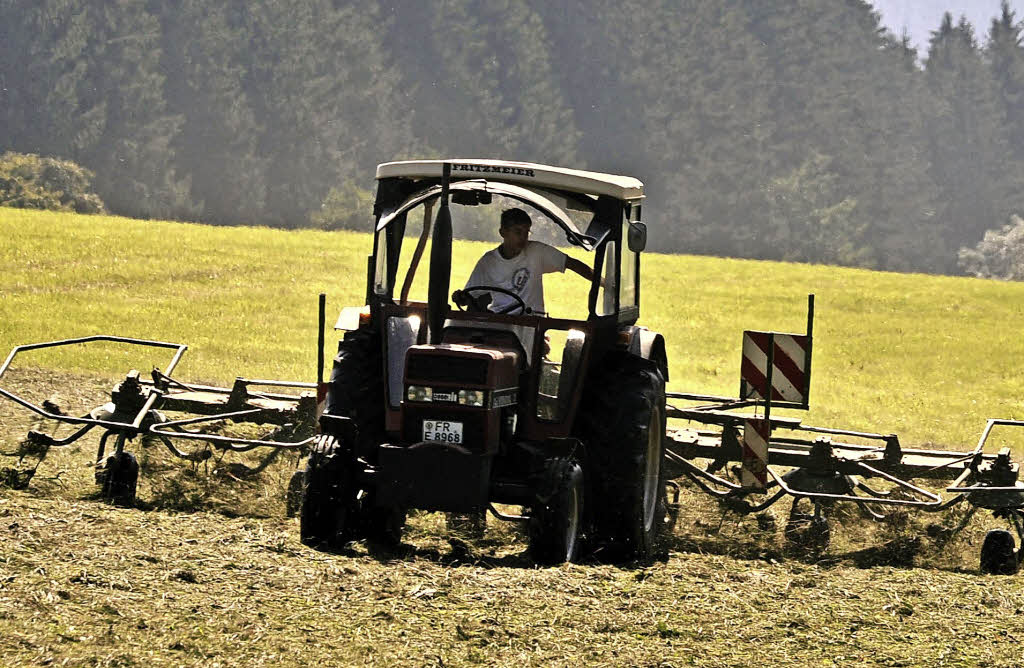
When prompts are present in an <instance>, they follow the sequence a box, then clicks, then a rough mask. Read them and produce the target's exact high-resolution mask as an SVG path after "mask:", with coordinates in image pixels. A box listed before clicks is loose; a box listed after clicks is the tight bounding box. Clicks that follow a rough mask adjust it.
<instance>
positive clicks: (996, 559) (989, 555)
mask: <svg viewBox="0 0 1024 668" xmlns="http://www.w3.org/2000/svg"><path fill="white" fill-rule="evenodd" d="M1019 567H1020V563H1019V561H1018V558H1017V550H1016V549H1014V541H1013V534H1011V533H1010V532H1009V531H1006V530H1005V529H993V530H991V531H989V532H988V533H987V534H985V542H984V543H982V544H981V572H982V573H988V574H989V575H1013V574H1014V573H1016V572H1017V569H1018V568H1019Z"/></svg>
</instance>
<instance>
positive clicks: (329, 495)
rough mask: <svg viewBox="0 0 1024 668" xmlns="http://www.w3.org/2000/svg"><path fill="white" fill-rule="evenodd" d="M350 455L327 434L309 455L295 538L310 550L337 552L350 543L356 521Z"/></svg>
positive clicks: (353, 480) (352, 467) (317, 442)
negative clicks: (296, 536) (300, 540)
mask: <svg viewBox="0 0 1024 668" xmlns="http://www.w3.org/2000/svg"><path fill="white" fill-rule="evenodd" d="M357 491H358V490H357V489H356V485H355V471H354V466H353V460H352V456H351V453H349V452H347V451H346V450H345V448H343V447H341V445H340V444H339V443H338V441H337V439H335V438H334V437H333V436H329V435H327V434H324V435H321V436H319V437H317V440H316V443H315V444H314V446H313V452H311V453H310V455H309V463H308V465H307V466H306V476H305V481H304V485H303V491H302V506H301V508H300V509H299V535H300V538H301V539H302V542H303V543H304V544H306V545H308V546H310V547H312V548H316V549H326V550H339V549H341V548H342V547H344V545H345V543H347V542H348V541H350V540H354V539H355V538H356V536H355V535H354V533H355V532H354V529H355V528H356V527H355V525H356V523H357V521H358V516H357V512H358V507H357V505H356V504H357V501H356V492H357Z"/></svg>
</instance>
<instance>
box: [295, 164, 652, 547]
mask: <svg viewBox="0 0 1024 668" xmlns="http://www.w3.org/2000/svg"><path fill="white" fill-rule="evenodd" d="M377 183H378V185H377V195H376V202H375V204H374V218H375V228H374V231H375V236H374V243H373V254H372V255H371V256H370V257H369V264H368V267H367V290H366V306H365V307H362V308H354V307H353V308H350V309H345V310H344V311H343V312H342V317H341V318H340V319H339V325H338V328H339V329H345V330H347V331H346V333H345V335H344V339H343V340H342V341H340V342H339V344H338V354H337V356H336V357H335V359H334V367H333V371H332V373H331V378H330V383H329V387H328V393H327V404H326V409H325V412H324V414H323V416H322V418H321V420H320V424H321V430H322V433H321V435H320V436H319V437H318V438H317V441H316V443H315V446H314V449H313V452H312V454H311V455H310V457H309V462H308V465H307V469H306V472H305V476H304V484H303V493H302V502H301V534H302V540H303V542H304V543H306V544H307V545H310V546H313V547H317V548H323V549H337V548H339V547H340V546H342V545H344V544H345V543H346V542H348V541H351V540H357V539H360V538H369V539H372V540H376V541H382V542H390V543H396V542H398V541H399V540H400V539H401V533H402V529H403V527H404V524H405V518H406V512H407V510H410V509H416V508H418V509H423V510H433V511H447V512H450V513H462V514H473V513H483V512H485V511H486V510H490V511H491V512H492V513H493V514H494V515H495V516H497V517H500V518H502V519H511V520H517V521H525V522H527V523H528V532H529V550H530V554H531V556H532V558H533V559H534V560H536V561H537V562H539V563H544V564H557V563H562V562H565V561H573V560H576V559H578V558H580V557H582V556H584V555H595V556H597V557H598V558H601V559H613V560H632V559H643V558H647V557H649V556H651V555H652V554H653V553H654V552H655V551H656V549H657V546H658V542H659V536H660V534H661V532H662V531H663V530H664V527H665V522H666V496H665V468H664V466H663V462H664V452H665V419H666V414H665V381H666V379H667V376H668V364H667V359H666V354H665V344H664V340H663V339H662V337H661V335H659V334H656V333H654V332H651V331H649V330H647V329H644V328H642V327H639V326H637V325H636V322H637V318H638V317H639V315H640V280H639V279H640V253H641V251H643V250H644V247H645V245H646V227H645V226H644V225H643V223H641V222H639V221H640V220H641V202H642V200H643V184H642V183H641V182H640V181H638V180H636V179H633V178H628V177H622V176H612V175H607V174H598V173H593V172H584V171H578V170H572V169H563V168H557V167H547V166H544V165H536V164H530V163H520V162H506V161H494V160H423V161H406V162H393V163H386V164H382V165H380V166H379V167H378V168H377ZM510 204H511V205H514V206H516V207H521V208H523V209H524V210H526V211H527V212H528V213H529V215H530V217H531V219H533V220H536V221H538V224H537V225H536V226H535V229H534V232H535V233H537V235H538V236H545V238H547V239H551V240H553V241H554V243H561V244H562V245H564V246H570V247H574V248H575V249H578V251H576V252H574V253H573V254H574V255H576V256H580V257H585V258H586V259H585V260H583V262H585V263H586V265H587V267H589V268H590V270H591V271H590V272H588V273H592V274H593V277H592V279H591V282H590V285H589V291H588V292H587V295H588V296H587V298H586V305H585V306H583V305H582V304H578V305H577V307H578V308H577V309H576V311H575V313H572V314H567V315H566V316H565V317H561V314H560V317H552V316H551V315H549V314H547V313H538V312H532V311H531V309H530V308H529V306H528V305H527V304H526V303H524V302H523V300H522V299H521V298H519V297H518V296H517V295H516V294H515V292H514V291H512V290H509V289H508V287H507V286H498V285H466V286H465V287H464V288H462V289H460V290H455V291H454V293H453V292H452V289H451V288H452V285H451V284H452V279H453V276H452V253H453V243H452V240H453V236H456V235H455V232H460V234H459V235H458V236H463V234H462V227H465V228H466V232H465V234H467V235H470V236H472V235H477V238H479V236H478V235H479V231H480V227H481V225H482V224H483V225H484V226H485V227H487V226H488V225H492V224H494V225H495V227H496V224H495V223H493V221H496V220H497V217H496V214H493V212H494V211H496V210H499V209H501V208H503V207H504V206H507V205H510ZM435 211H436V215H435ZM489 212H490V213H492V218H491V220H492V222H491V223H487V222H486V221H487V220H488V218H487V216H488V213H489ZM482 221H483V222H482ZM428 245H429V246H430V250H429V253H428V256H429V260H428V262H427V264H428V266H427V267H426V268H425V270H424V268H421V267H420V259H421V258H422V256H423V255H424V254H425V250H426V248H427V246H428ZM456 278H459V277H456ZM462 280H465V278H464V277H463V278H462ZM580 280H582V279H580ZM417 289H418V290H419V291H420V292H423V293H425V297H426V299H425V301H415V300H414V299H412V298H410V293H416V291H417ZM580 294H582V291H580ZM494 296H503V301H505V302H506V304H507V305H506V306H504V307H502V308H495V307H494V306H492V305H490V300H489V298H493V297H494ZM505 297H507V298H505ZM450 299H451V301H449V300H450ZM495 303H497V300H495ZM346 321H347V322H346ZM496 505H498V506H503V507H505V506H517V507H521V508H522V512H520V513H518V514H513V513H512V512H510V511H509V510H508V509H507V508H503V509H502V510H499V509H498V508H497V507H496Z"/></svg>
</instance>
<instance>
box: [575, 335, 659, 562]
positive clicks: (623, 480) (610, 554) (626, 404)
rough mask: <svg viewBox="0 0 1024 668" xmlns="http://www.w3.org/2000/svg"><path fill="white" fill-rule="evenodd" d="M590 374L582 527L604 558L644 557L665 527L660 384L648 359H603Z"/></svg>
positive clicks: (582, 429)
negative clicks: (586, 504) (584, 520)
mask: <svg viewBox="0 0 1024 668" xmlns="http://www.w3.org/2000/svg"><path fill="white" fill-rule="evenodd" d="M599 368H600V371H599V372H598V373H597V374H596V375H595V377H593V378H591V379H588V382H587V384H586V387H585V389H584V395H583V399H582V402H581V404H580V411H581V413H580V418H579V425H580V426H579V430H578V433H579V434H580V437H581V440H582V441H583V443H584V444H585V445H586V447H587V462H586V463H587V467H588V468H587V497H588V498H589V499H591V502H590V503H589V504H588V507H587V526H588V528H589V529H590V534H591V535H590V538H592V539H593V541H592V542H593V547H594V548H596V549H597V550H599V556H601V557H602V558H611V559H616V560H630V559H648V558H650V557H652V556H654V554H655V553H656V551H657V550H658V549H660V547H661V546H660V541H661V538H662V534H663V533H664V531H665V514H666V510H667V499H666V498H665V468H664V466H663V464H664V456H665V381H664V379H663V378H662V375H661V372H660V371H659V370H658V369H657V368H656V367H654V366H653V365H652V364H651V363H650V362H649V361H646V360H642V359H639V358H636V357H633V356H629V355H616V356H613V357H609V358H608V359H606V360H604V362H603V363H602V364H601V366H600V367H599Z"/></svg>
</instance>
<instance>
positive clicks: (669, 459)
mask: <svg viewBox="0 0 1024 668" xmlns="http://www.w3.org/2000/svg"><path fill="white" fill-rule="evenodd" d="M813 314H814V296H813V295H810V296H809V299H808V326H807V334H806V335H797V334H779V333H775V332H749V331H748V332H745V333H744V354H743V364H742V368H741V383H740V395H741V396H740V397H739V398H731V397H718V396H709V395H701V394H689V393H668V394H667V397H668V399H669V400H672V399H676V400H683V401H690V402H701V403H702V404H703V405H698V406H694V407H689V408H677V407H674V406H669V407H668V410H667V414H668V417H670V418H676V419H683V420H688V421H691V422H697V423H701V424H703V425H706V426H713V427H715V429H702V430H701V429H673V430H669V433H668V438H667V446H666V465H667V466H668V467H670V468H671V469H672V472H671V473H672V474H673V475H674V477H685V478H687V479H689V480H690V481H691V482H693V484H694V485H696V486H697V487H698V488H699V489H700V490H702V491H703V492H705V493H707V494H709V495H711V496H713V497H715V498H717V499H719V500H720V501H721V502H722V503H723V504H724V505H725V506H727V507H728V508H730V509H731V510H734V511H736V512H739V513H744V514H746V513H757V512H761V511H763V510H766V509H767V508H769V507H770V506H772V505H773V504H774V503H776V502H777V501H779V500H780V499H782V497H784V496H790V497H792V498H793V499H794V502H793V508H792V511H791V514H790V517H789V521H788V522H787V524H786V531H785V534H786V536H787V538H789V539H791V540H793V541H795V542H798V543H800V544H802V545H803V546H804V547H807V548H809V549H812V550H813V551H817V552H822V551H824V550H825V549H826V548H827V547H828V543H829V540H830V532H831V530H830V527H829V523H828V518H827V510H828V509H830V508H831V507H832V506H833V505H834V504H836V503H840V502H847V503H853V504H855V505H856V506H857V507H858V508H859V509H860V510H861V511H862V512H863V514H865V515H867V516H868V517H871V518H872V519H875V520H882V519H885V516H884V515H883V514H882V513H881V512H879V509H880V507H904V508H912V509H917V510H922V511H925V512H933V513H934V512H941V511H944V510H947V509H949V508H951V507H953V506H955V505H957V504H959V503H961V502H964V501H966V502H967V503H968V504H969V505H970V506H971V507H970V509H969V510H968V511H967V512H966V513H965V515H964V516H963V518H962V519H961V521H960V522H959V524H958V525H957V526H956V527H955V528H954V529H952V530H950V531H946V532H944V535H943V537H942V538H943V540H945V541H948V540H949V538H951V537H952V536H953V535H955V534H956V533H958V532H959V531H961V530H962V529H963V528H964V527H966V526H967V523H968V522H969V521H970V519H971V518H972V517H973V515H974V514H975V512H977V510H978V509H979V508H982V509H987V510H991V511H992V512H993V514H994V515H995V516H996V517H1000V518H1005V519H1006V520H1008V522H1009V524H1010V525H1011V527H1012V528H1013V529H1014V530H1015V532H1016V534H1017V538H1018V540H1020V541H1021V544H1022V545H1024V482H1021V481H1020V480H1019V474H1020V464H1019V463H1016V462H1014V461H1012V459H1011V456H1010V450H1009V448H1002V449H1000V450H999V452H998V453H996V454H992V453H986V452H985V446H986V443H987V442H988V441H989V437H990V436H991V433H992V429H993V427H996V426H1006V427H1024V421H1020V420H1006V419H990V420H988V423H987V424H986V426H985V429H984V431H983V433H982V435H981V438H980V439H979V440H978V444H977V446H976V447H975V448H974V450H972V451H970V452H956V451H947V450H923V449H904V448H903V447H902V446H901V445H900V442H899V438H898V437H897V436H896V435H895V434H875V433H867V432H860V431H851V430H845V429H831V428H824V427H812V426H808V425H803V424H802V423H801V421H800V420H799V419H796V418H791V417H777V416H773V415H771V408H772V406H773V405H774V406H776V407H779V406H781V407H785V408H797V409H806V408H808V394H809V389H810V369H811V343H812V331H813ZM773 376H774V381H775V382H773ZM768 388H771V389H770V390H769V389H768ZM750 407H755V408H758V407H762V408H763V409H764V414H763V415H762V416H758V415H749V414H742V413H737V412H734V411H737V410H739V409H743V408H750ZM777 430H779V431H783V432H789V433H790V434H793V433H794V432H804V433H813V434H820V436H818V437H817V438H814V439H811V438H808V437H800V436H796V435H786V436H780V435H777V434H776V433H775V432H776V431H777ZM833 436H845V437H851V438H855V439H859V440H863V441H880V442H881V444H880V445H877V446H876V445H864V444H855V443H845V442H836V441H833V440H832V437H833ZM696 459H701V460H706V461H707V463H706V464H705V465H704V466H703V467H702V466H698V465H697V464H695V463H694V462H693V460H696ZM731 462H736V463H740V464H741V466H736V467H735V469H736V471H735V472H736V473H738V477H740V479H741V483H739V484H737V483H736V482H735V481H734V480H730V479H727V478H725V477H723V476H722V475H719V472H720V471H721V470H722V469H723V468H725V467H726V466H727V465H728V464H729V463H731ZM780 468H785V469H788V470H787V471H786V472H785V473H781V472H780V471H779V469H780ZM915 479H925V480H935V481H941V480H946V481H951V482H949V483H948V486H947V487H946V488H945V493H946V494H947V495H949V496H947V497H946V498H943V497H942V496H941V495H940V494H937V493H935V492H933V491H929V490H927V489H924V488H923V487H921V486H919V485H916V484H914V483H913V482H912V481H913V480H915ZM866 480H876V481H881V482H882V483H883V484H884V485H887V486H888V489H886V490H879V489H876V488H875V487H872V486H869V485H868V484H867V483H866V482H865V481H866ZM754 494H765V495H767V497H766V498H765V499H764V500H762V501H760V502H756V503H752V502H751V501H750V500H749V498H750V496H751V495H754ZM676 496H677V497H678V489H677V491H676ZM804 499H807V500H808V501H809V502H810V504H811V505H812V507H813V512H811V513H808V512H806V511H804V510H801V502H802V501H803V500H804ZM1021 562H1022V550H1019V549H1017V548H1016V547H1015V544H1014V538H1013V535H1012V534H1011V533H1010V532H1009V531H1005V530H992V531H989V532H988V535H987V536H986V538H985V541H984V543H983V545H982V548H981V570H982V571H983V572H985V573H996V574H1011V573H1016V572H1017V571H1018V570H1019V568H1020V565H1021Z"/></svg>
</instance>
